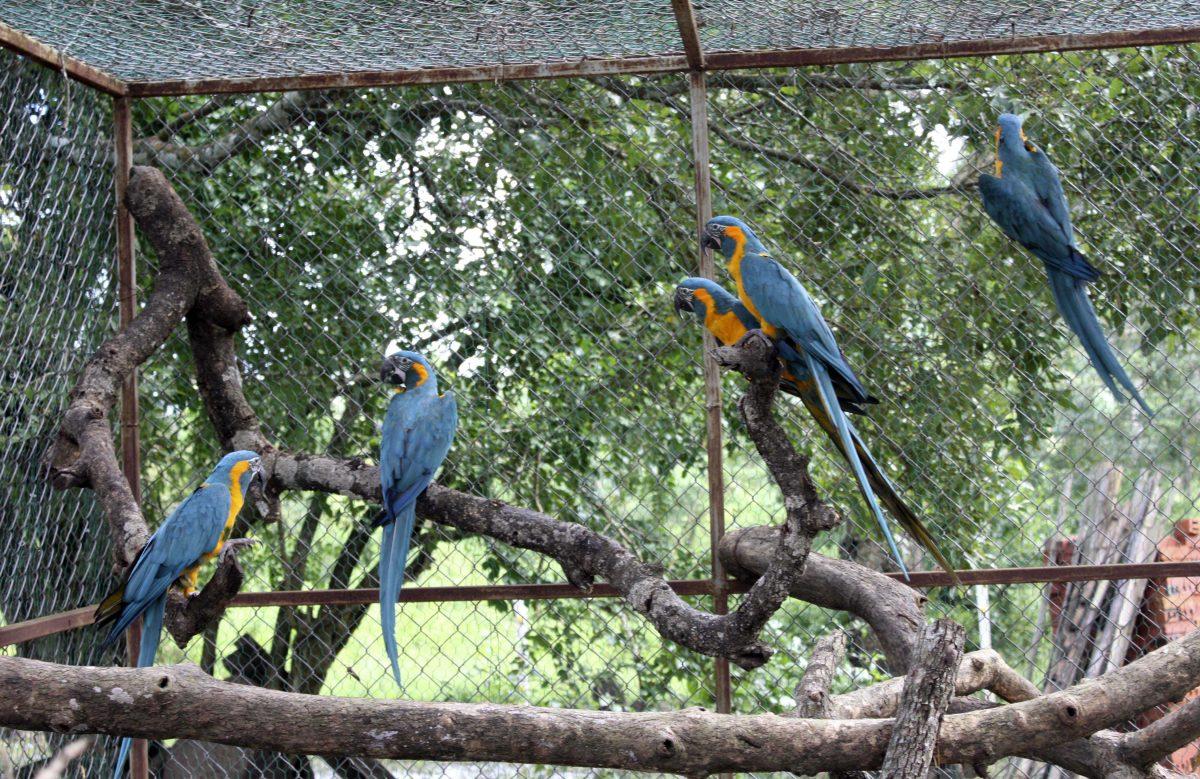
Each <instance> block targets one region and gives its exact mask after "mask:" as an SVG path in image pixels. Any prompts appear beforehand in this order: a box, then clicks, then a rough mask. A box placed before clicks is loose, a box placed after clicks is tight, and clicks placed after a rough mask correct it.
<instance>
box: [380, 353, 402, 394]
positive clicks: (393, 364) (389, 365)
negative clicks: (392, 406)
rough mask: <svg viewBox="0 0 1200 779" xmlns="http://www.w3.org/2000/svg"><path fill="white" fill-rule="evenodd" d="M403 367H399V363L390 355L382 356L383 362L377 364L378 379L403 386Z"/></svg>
mask: <svg viewBox="0 0 1200 779" xmlns="http://www.w3.org/2000/svg"><path fill="white" fill-rule="evenodd" d="M405 376H406V374H405V371H404V368H402V367H400V363H399V362H397V361H395V360H393V359H392V358H391V357H385V358H383V364H382V365H381V366H379V380H380V381H386V382H387V383H388V384H392V385H394V386H397V387H403V386H404V379H405Z"/></svg>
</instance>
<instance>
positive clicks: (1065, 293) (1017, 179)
mask: <svg viewBox="0 0 1200 779" xmlns="http://www.w3.org/2000/svg"><path fill="white" fill-rule="evenodd" d="M996 156H997V160H996V175H995V176H989V175H988V174H986V173H985V174H983V175H981V176H980V177H979V194H980V196H981V197H982V199H983V207H984V210H986V211H987V213H988V216H990V217H991V218H992V220H993V221H994V222H995V223H996V224H997V225H998V226H999V227H1000V229H1001V230H1002V231H1003V232H1004V234H1005V235H1007V236H1008V237H1009V238H1011V239H1013V240H1014V241H1016V242H1017V243H1019V244H1021V245H1022V246H1024V247H1025V248H1026V249H1028V250H1029V251H1030V252H1032V253H1033V255H1034V256H1035V257H1037V258H1038V259H1039V260H1041V261H1042V264H1043V265H1045V267H1046V275H1047V276H1048V277H1049V279H1050V291H1051V293H1052V294H1053V295H1054V302H1055V304H1056V305H1057V306H1058V310H1059V311H1060V312H1061V313H1062V315H1063V318H1064V319H1066V320H1067V326H1068V327H1070V328H1071V331H1072V332H1074V333H1075V335H1076V336H1077V337H1078V338H1079V341H1080V343H1082V344H1083V349H1084V351H1085V352H1086V353H1087V356H1088V360H1089V361H1090V362H1091V363H1092V367H1094V368H1095V369H1096V372H1097V373H1099V374H1100V378H1101V379H1102V380H1103V381H1104V384H1105V386H1106V387H1108V389H1109V391H1111V392H1112V394H1113V395H1114V396H1116V398H1117V400H1119V401H1121V402H1125V400H1126V398H1125V395H1124V394H1122V392H1121V390H1120V389H1118V388H1117V384H1120V385H1121V387H1123V388H1124V389H1125V390H1126V391H1127V392H1128V393H1129V394H1130V395H1131V396H1133V399H1134V400H1136V401H1137V403H1138V405H1139V406H1141V407H1142V410H1143V411H1145V412H1146V414H1148V415H1153V414H1154V412H1153V411H1152V410H1151V409H1150V406H1149V405H1147V404H1146V401H1145V400H1143V399H1142V396H1141V394H1139V393H1138V391H1137V388H1136V387H1135V386H1134V384H1133V381H1131V380H1130V378H1129V374H1127V373H1126V372H1125V369H1124V368H1123V367H1121V363H1120V362H1118V361H1117V357H1116V355H1115V354H1113V351H1112V348H1111V347H1110V346H1109V345H1108V340H1107V339H1106V338H1105V337H1104V332H1103V331H1102V330H1101V329H1100V321H1099V320H1098V319H1097V318H1096V311H1095V309H1093V308H1092V302H1091V300H1089V299H1088V294H1087V284H1088V282H1091V281H1095V280H1096V279H1097V278H1099V277H1100V271H1098V270H1096V268H1095V267H1094V266H1093V265H1092V264H1091V263H1090V262H1088V261H1087V258H1085V257H1084V256H1083V254H1082V253H1080V251H1079V247H1078V246H1077V245H1076V243H1075V233H1074V230H1073V229H1072V227H1071V213H1070V209H1069V208H1068V207H1067V199H1066V197H1065V196H1064V195H1063V188H1062V182H1061V181H1060V180H1059V177H1058V168H1056V167H1054V163H1053V162H1051V161H1050V158H1049V157H1047V156H1046V153H1045V152H1044V151H1042V150H1041V149H1039V148H1037V147H1036V146H1034V145H1033V144H1032V143H1030V142H1029V140H1028V139H1027V138H1026V137H1025V131H1024V130H1022V129H1021V118H1020V117H1019V116H1016V115H1014V114H1001V116H1000V126H999V127H998V128H997V129H996Z"/></svg>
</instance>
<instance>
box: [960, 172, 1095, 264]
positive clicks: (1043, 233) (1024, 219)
mask: <svg viewBox="0 0 1200 779" xmlns="http://www.w3.org/2000/svg"><path fill="white" fill-rule="evenodd" d="M1061 193H1062V188H1061V186H1060V187H1059V194H1060V195H1061ZM979 195H980V197H981V198H982V200H983V209H984V210H985V211H987V214H988V216H990V217H991V218H992V221H994V222H995V223H996V225H997V226H998V227H999V228H1000V229H1001V230H1002V231H1003V232H1004V234H1005V235H1007V236H1008V237H1009V238H1011V239H1013V240H1014V241H1016V242H1017V243H1019V244H1021V245H1022V246H1024V247H1025V248H1026V249H1028V250H1029V251H1030V252H1032V253H1033V255H1034V256H1035V257H1037V258H1038V259H1039V260H1041V261H1042V262H1043V263H1045V265H1046V268H1047V270H1051V271H1059V272H1060V273H1065V274H1067V275H1068V276H1072V277H1074V278H1077V279H1081V280H1083V281H1095V280H1096V279H1098V278H1100V271H1098V270H1096V268H1095V267H1094V266H1093V265H1092V264H1091V263H1090V262H1088V260H1087V258H1086V257H1084V256H1083V254H1081V253H1080V252H1079V250H1078V249H1076V248H1075V246H1074V245H1073V238H1071V237H1070V236H1071V235H1072V234H1071V232H1070V227H1069V223H1070V222H1069V217H1068V222H1067V224H1068V227H1067V229H1064V228H1063V226H1062V225H1060V224H1059V222H1058V221H1056V220H1055V218H1054V216H1053V214H1051V212H1050V209H1049V208H1047V207H1046V203H1044V202H1043V201H1042V199H1041V198H1039V197H1038V195H1037V193H1036V192H1035V191H1034V190H1033V188H1032V187H1030V186H1029V185H1028V184H1026V183H1025V182H1023V181H1021V180H1020V179H1018V178H1017V177H1015V176H1004V177H1003V178H996V177H995V176H989V175H987V174H986V173H985V174H983V175H981V176H980V177H979ZM1062 207H1063V208H1065V207H1066V203H1065V201H1064V202H1063V204H1062Z"/></svg>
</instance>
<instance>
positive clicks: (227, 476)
mask: <svg viewBox="0 0 1200 779" xmlns="http://www.w3.org/2000/svg"><path fill="white" fill-rule="evenodd" d="M255 479H258V480H259V481H260V482H261V481H263V480H264V479H265V477H264V476H263V467H262V458H261V457H259V456H258V452H251V451H249V450H247V449H241V450H239V451H236V452H230V453H229V454H227V455H225V456H224V457H222V458H221V461H220V462H219V463H217V467H216V468H214V469H213V472H212V475H211V476H209V477H208V481H210V482H212V483H214V484H223V485H225V486H227V487H233V486H234V485H237V487H238V489H239V490H240V491H241V493H242V494H243V495H245V494H246V491H247V490H249V489H250V485H251V484H253V483H254V480H255Z"/></svg>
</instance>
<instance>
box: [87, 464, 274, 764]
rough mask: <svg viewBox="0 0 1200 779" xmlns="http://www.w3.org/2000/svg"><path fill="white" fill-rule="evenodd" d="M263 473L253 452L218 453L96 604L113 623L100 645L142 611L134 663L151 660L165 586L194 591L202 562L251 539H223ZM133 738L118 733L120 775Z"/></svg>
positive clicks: (102, 618)
mask: <svg viewBox="0 0 1200 779" xmlns="http://www.w3.org/2000/svg"><path fill="white" fill-rule="evenodd" d="M261 478H262V465H261V463H260V461H259V457H258V454H257V453H255V452H250V451H245V450H242V451H237V452H230V453H229V454H227V455H225V456H224V457H222V458H221V461H220V462H218V463H217V467H216V468H215V469H213V472H212V473H211V474H209V477H208V478H207V479H205V480H204V483H203V484H201V485H200V486H199V487H197V488H196V490H195V492H193V493H192V494H191V495H189V496H188V497H187V498H185V499H184V501H183V502H182V503H180V504H179V505H178V506H177V507H176V508H175V510H174V511H172V512H171V515H170V516H169V517H167V521H166V522H164V523H163V524H162V527H160V528H159V529H158V530H157V531H156V532H155V533H154V535H152V536H151V537H150V540H149V541H148V542H146V545H145V546H144V547H142V550H141V551H140V552H139V553H138V556H137V559H136V560H134V561H133V565H132V566H130V568H129V574H128V575H127V576H126V577H125V582H124V583H123V584H122V585H121V587H120V588H119V589H118V590H117V591H116V592H114V593H113V594H111V595H109V596H108V597H107V598H105V599H104V600H103V601H101V603H100V605H99V607H97V609H96V624H97V625H107V624H110V623H111V624H112V628H111V629H110V630H109V631H108V635H107V636H105V638H104V642H103V644H102V645H101V646H102V647H107V646H111V645H112V644H113V643H114V642H116V640H117V639H118V638H119V637H120V636H121V634H122V633H123V632H124V631H125V629H126V628H128V627H129V626H130V625H131V624H133V621H134V620H135V619H137V618H138V617H139V616H141V617H142V641H141V646H140V647H139V649H138V658H137V665H138V668H145V667H147V666H151V665H154V656H155V654H157V652H158V640H159V636H160V635H161V633H162V625H163V613H164V610H165V608H166V603H167V590H169V589H170V588H171V586H172V585H173V584H175V583H176V582H178V583H179V584H180V586H181V587H182V588H183V592H184V594H185V595H192V594H193V593H195V591H196V579H197V577H198V576H199V575H200V566H202V565H204V563H206V562H208V561H209V560H211V559H213V558H214V557H216V556H217V555H226V554H229V553H232V552H233V551H234V550H236V549H237V548H238V547H239V546H245V545H247V544H252V543H254V541H253V540H252V539H246V538H239V539H233V540H226V539H227V537H228V535H229V532H230V530H232V529H233V523H234V521H235V520H236V519H237V515H238V512H240V511H241V510H242V504H243V503H244V502H245V500H246V492H247V491H248V490H249V489H250V485H251V483H252V482H253V481H254V480H255V479H261ZM131 743H132V741H131V740H130V739H128V738H125V739H121V747H120V750H119V751H118V753H117V763H116V766H115V767H114V772H113V775H114V776H115V777H120V776H121V774H122V772H123V770H124V766H125V759H126V757H127V756H128V755H129V747H130V745H131Z"/></svg>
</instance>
